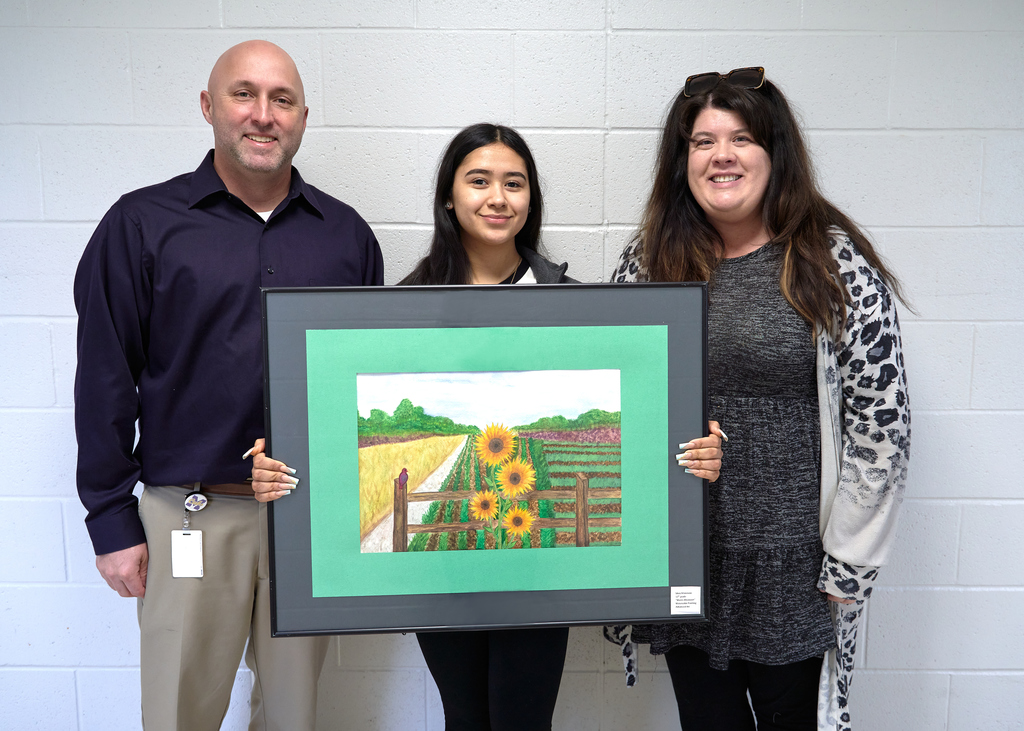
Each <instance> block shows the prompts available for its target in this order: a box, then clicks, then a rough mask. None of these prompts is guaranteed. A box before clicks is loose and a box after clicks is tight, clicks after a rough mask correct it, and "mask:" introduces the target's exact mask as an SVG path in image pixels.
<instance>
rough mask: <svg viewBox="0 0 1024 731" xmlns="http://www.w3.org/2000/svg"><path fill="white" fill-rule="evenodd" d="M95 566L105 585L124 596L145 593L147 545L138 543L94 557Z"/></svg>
mask: <svg viewBox="0 0 1024 731" xmlns="http://www.w3.org/2000/svg"><path fill="white" fill-rule="evenodd" d="M96 568H97V569H99V571H100V576H102V577H103V580H104V581H106V582H107V586H109V587H110V588H111V589H113V590H114V591H116V592H117V593H118V594H120V595H121V596H124V597H129V596H136V597H139V598H140V599H141V598H142V597H144V596H145V595H146V573H147V572H148V571H149V547H148V546H147V545H146V544H145V543H140V544H139V545H137V546H132V547H131V548H125V549H122V550H120V551H114V552H113V553H104V554H101V555H99V556H97V557H96Z"/></svg>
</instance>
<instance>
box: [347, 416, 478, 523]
mask: <svg viewBox="0 0 1024 731" xmlns="http://www.w3.org/2000/svg"><path fill="white" fill-rule="evenodd" d="M464 438H465V435H463V434H459V435H457V436H452V437H427V438H426V439H416V440H414V441H411V442H399V443H397V444H378V445H376V446H374V447H363V448H362V449H360V450H359V539H360V540H362V539H363V538H365V537H366V535H367V534H368V533H369V532H370V531H371V530H372V529H373V527H374V526H376V525H377V523H379V522H380V521H381V519H383V518H384V517H386V516H387V515H388V513H390V512H391V511H392V510H393V509H394V498H395V487H394V480H395V478H396V477H398V473H399V472H401V471H402V468H403V467H405V468H406V469H408V470H409V482H408V484H407V485H406V487H405V489H406V490H407V491H408V492H413V491H414V490H415V489H416V488H417V487H419V486H420V485H421V484H422V483H423V481H424V480H425V479H426V478H427V477H429V476H430V473H432V472H433V471H434V470H435V469H437V467H438V465H440V464H441V463H442V462H444V460H445V458H447V457H448V455H449V454H451V453H452V450H454V449H455V447H457V446H458V445H459V444H460V443H461V442H462V440H463V439H464Z"/></svg>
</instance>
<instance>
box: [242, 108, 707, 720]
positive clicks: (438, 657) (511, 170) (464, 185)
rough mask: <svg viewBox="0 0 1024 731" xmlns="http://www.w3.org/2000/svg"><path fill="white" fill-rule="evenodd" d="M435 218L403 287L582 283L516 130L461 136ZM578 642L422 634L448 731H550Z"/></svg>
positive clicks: (698, 457) (280, 479)
mask: <svg viewBox="0 0 1024 731" xmlns="http://www.w3.org/2000/svg"><path fill="white" fill-rule="evenodd" d="M433 213H434V233H433V236H432V238H431V243H430V249H429V250H428V252H427V255H426V256H425V257H423V259H422V260H420V262H419V263H418V264H417V265H416V267H415V268H414V269H413V271H412V273H411V274H409V275H408V276H407V277H406V278H405V279H403V280H402V281H401V282H400V284H403V285H434V284H522V283H538V284H557V283H563V282H573V281H575V280H572V279H570V278H569V277H567V276H566V274H565V271H566V268H567V265H566V264H558V265H556V264H554V263H552V262H550V261H548V260H547V259H545V258H544V257H542V256H541V255H540V254H539V253H538V252H537V247H538V243H539V239H540V229H541V218H542V214H543V198H542V195H541V190H540V185H539V182H538V177H537V168H536V164H535V163H534V160H533V155H532V154H531V152H530V148H529V147H528V146H527V144H526V142H525V141H524V140H523V138H522V137H521V136H520V135H519V134H518V133H517V132H516V131H515V130H513V129H510V128H508V127H502V126H499V125H493V124H475V125H472V126H470V127H467V128H466V129H464V130H462V131H461V132H459V133H458V134H457V135H455V137H454V138H453V139H452V141H451V142H450V143H449V144H448V147H447V148H446V149H445V151H444V154H443V155H442V157H441V162H440V164H439V166H438V172H437V185H436V188H435V194H434V207H433ZM712 429H713V430H717V424H715V425H712ZM720 444H721V440H720V437H719V436H718V435H717V433H716V434H712V435H709V436H707V437H703V438H701V439H695V440H694V441H693V442H690V443H689V444H688V451H687V452H686V454H685V459H684V461H685V462H686V464H685V465H684V466H686V467H687V468H688V469H690V470H691V471H692V472H694V473H695V474H696V475H697V476H698V477H704V478H708V479H715V478H716V477H717V475H718V468H719V466H720V464H721V461H720V460H721V454H722V453H721V449H720V448H719V446H720ZM262 446H263V445H262V440H258V441H257V444H256V447H254V454H255V455H256V457H255V460H254V464H253V480H254V481H253V488H254V490H255V491H256V495H257V499H259V500H268V499H276V498H277V497H280V496H281V495H285V494H287V492H288V491H289V489H290V488H291V487H292V484H294V478H292V477H290V476H289V474H288V472H287V467H286V466H285V465H284V464H282V463H281V462H278V461H276V460H272V459H269V458H267V457H266V456H265V455H263V454H261V453H260V452H262ZM680 458H683V455H680ZM680 464H682V462H681V463H680ZM568 637H569V630H568V628H567V627H553V628H530V629H506V630H485V631H450V632H422V633H418V634H417V639H418V641H419V644H420V648H421V649H422V651H423V657H424V658H425V659H426V662H427V667H429V668H430V672H431V674H432V675H433V677H434V681H435V682H436V683H437V687H438V690H439V691H440V693H441V702H442V704H443V705H444V714H445V728H446V730H447V731H513V730H514V731H547V730H548V729H550V728H551V718H552V715H553V714H554V710H555V702H556V700H557V697H558V687H559V684H560V682H561V679H562V666H563V664H564V662H565V651H566V644H567V642H568ZM524 698H525V699H526V701H525V702H524Z"/></svg>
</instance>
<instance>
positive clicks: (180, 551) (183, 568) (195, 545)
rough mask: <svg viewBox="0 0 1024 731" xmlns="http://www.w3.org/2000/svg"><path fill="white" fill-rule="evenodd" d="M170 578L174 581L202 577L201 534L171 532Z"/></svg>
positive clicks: (196, 531)
mask: <svg viewBox="0 0 1024 731" xmlns="http://www.w3.org/2000/svg"><path fill="white" fill-rule="evenodd" d="M171 576H172V577H173V578H175V579H185V578H193V579H201V578H202V577H203V532H202V531H201V530H192V531H188V532H187V533H186V532H185V531H183V530H172V531H171Z"/></svg>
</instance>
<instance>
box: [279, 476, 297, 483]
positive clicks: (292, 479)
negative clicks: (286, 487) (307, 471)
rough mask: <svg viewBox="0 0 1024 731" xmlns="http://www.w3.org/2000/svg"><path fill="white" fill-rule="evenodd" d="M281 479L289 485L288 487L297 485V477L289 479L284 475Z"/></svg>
mask: <svg viewBox="0 0 1024 731" xmlns="http://www.w3.org/2000/svg"><path fill="white" fill-rule="evenodd" d="M282 479H283V480H284V481H285V482H286V483H287V484H290V485H298V484H299V478H298V477H290V476H288V475H285V476H284V477H283V478H282Z"/></svg>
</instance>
